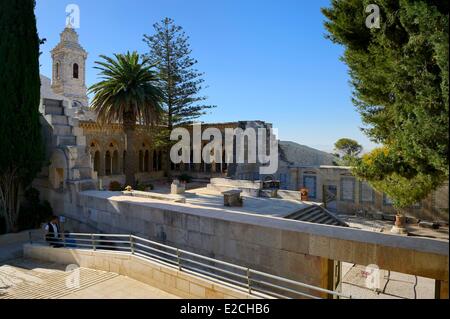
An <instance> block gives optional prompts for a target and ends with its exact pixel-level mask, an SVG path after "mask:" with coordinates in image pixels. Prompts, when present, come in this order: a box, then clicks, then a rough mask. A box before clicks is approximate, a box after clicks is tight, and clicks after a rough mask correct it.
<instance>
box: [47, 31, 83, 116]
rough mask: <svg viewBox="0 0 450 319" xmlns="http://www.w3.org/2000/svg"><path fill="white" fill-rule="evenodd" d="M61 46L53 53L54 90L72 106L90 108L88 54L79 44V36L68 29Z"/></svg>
mask: <svg viewBox="0 0 450 319" xmlns="http://www.w3.org/2000/svg"><path fill="white" fill-rule="evenodd" d="M60 37H61V39H60V42H59V44H58V45H57V46H56V47H55V48H54V49H53V50H52V51H51V54H52V59H53V75H52V79H53V80H52V89H53V91H54V92H55V93H56V94H60V95H62V96H65V97H66V98H67V99H69V100H71V101H72V103H73V104H72V105H73V106H75V107H77V106H85V107H87V106H89V101H88V97H87V88H86V59H87V52H86V51H85V50H84V49H83V47H81V45H80V43H79V42H78V34H77V33H76V31H75V30H74V29H73V28H71V27H66V28H65V29H64V31H63V32H62V33H61V35H60Z"/></svg>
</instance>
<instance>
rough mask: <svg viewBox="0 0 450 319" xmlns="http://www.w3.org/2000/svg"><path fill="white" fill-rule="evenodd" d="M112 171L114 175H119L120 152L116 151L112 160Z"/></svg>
mask: <svg viewBox="0 0 450 319" xmlns="http://www.w3.org/2000/svg"><path fill="white" fill-rule="evenodd" d="M112 171H113V174H114V175H119V174H120V172H119V152H118V151H114V153H113V158H112Z"/></svg>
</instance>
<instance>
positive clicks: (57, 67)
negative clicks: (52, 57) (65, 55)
mask: <svg viewBox="0 0 450 319" xmlns="http://www.w3.org/2000/svg"><path fill="white" fill-rule="evenodd" d="M59 69H60V65H59V62H56V70H55V72H56V74H55V77H56V79H57V80H59V78H60V75H59V72H60V70H59Z"/></svg>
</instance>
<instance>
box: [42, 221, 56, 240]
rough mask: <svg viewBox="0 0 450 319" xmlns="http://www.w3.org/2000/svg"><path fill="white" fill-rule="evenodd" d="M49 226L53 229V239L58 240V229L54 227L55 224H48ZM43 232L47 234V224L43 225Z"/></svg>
mask: <svg viewBox="0 0 450 319" xmlns="http://www.w3.org/2000/svg"><path fill="white" fill-rule="evenodd" d="M50 225H52V228H53V237H55V238H58V235H59V234H58V227H56V225H55V224H53V223H50ZM45 230H46V231H47V232H48V224H47V225H45Z"/></svg>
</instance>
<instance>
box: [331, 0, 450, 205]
mask: <svg viewBox="0 0 450 319" xmlns="http://www.w3.org/2000/svg"><path fill="white" fill-rule="evenodd" d="M372 3H374V4H376V5H378V6H379V9H380V14H381V16H380V20H381V23H380V28H368V27H367V26H366V19H367V18H368V16H369V15H370V13H366V8H367V6H368V5H369V4H372ZM323 13H324V14H325V16H326V17H327V18H328V21H326V23H325V26H326V28H327V30H328V31H329V35H328V38H329V39H331V40H332V41H333V42H335V43H338V44H341V45H343V46H344V47H345V53H344V56H343V58H342V59H343V61H344V62H345V63H346V64H347V65H348V66H349V68H350V76H351V83H352V86H353V88H354V99H353V100H354V103H355V105H356V106H357V109H358V110H359V112H360V114H361V116H362V120H363V122H364V123H365V124H366V125H367V127H366V129H365V132H366V134H367V135H368V136H369V137H370V138H371V139H372V140H373V141H374V142H377V143H379V144H381V145H383V147H382V148H379V149H376V150H374V151H373V152H371V153H369V154H366V155H364V156H363V157H362V158H361V159H360V160H358V161H356V163H355V165H356V166H355V169H354V172H355V174H356V175H357V176H359V177H361V178H363V179H366V180H368V181H369V182H370V184H372V185H373V186H374V187H375V188H376V189H378V190H380V191H382V192H385V193H386V194H387V195H388V196H389V197H390V198H391V199H392V200H393V202H394V205H396V206H397V207H399V208H402V207H407V206H410V205H412V204H414V203H416V202H418V201H420V200H421V199H423V198H425V197H426V196H427V195H428V194H430V192H431V191H433V190H435V189H436V188H437V187H439V186H440V185H441V184H442V183H443V182H444V181H445V180H447V179H448V173H449V162H448V142H449V136H448V128H449V125H448V124H449V123H448V120H449V119H448V110H449V104H448V94H449V92H448V81H449V79H448V76H449V75H448V50H449V47H448V45H449V43H448V16H449V3H448V1H438V0H377V1H372V0H340V1H338V0H333V1H332V4H331V8H327V9H323Z"/></svg>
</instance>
